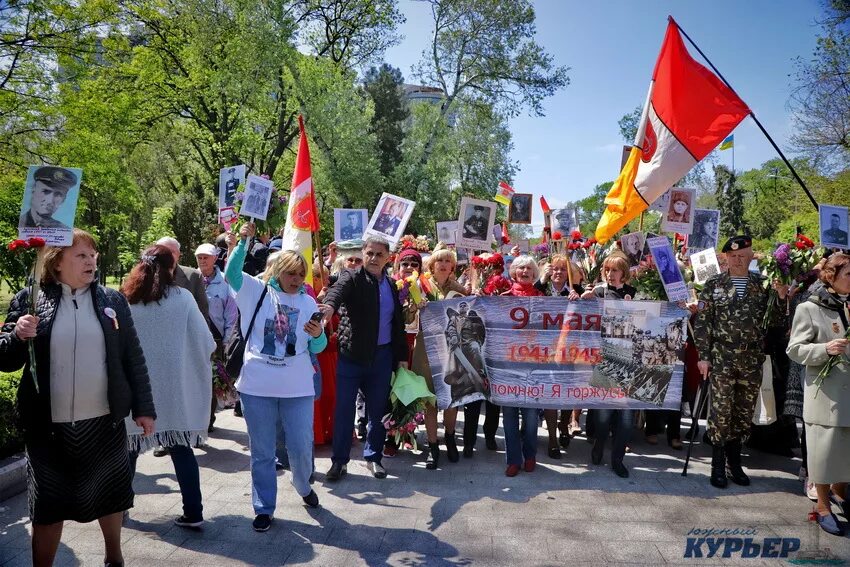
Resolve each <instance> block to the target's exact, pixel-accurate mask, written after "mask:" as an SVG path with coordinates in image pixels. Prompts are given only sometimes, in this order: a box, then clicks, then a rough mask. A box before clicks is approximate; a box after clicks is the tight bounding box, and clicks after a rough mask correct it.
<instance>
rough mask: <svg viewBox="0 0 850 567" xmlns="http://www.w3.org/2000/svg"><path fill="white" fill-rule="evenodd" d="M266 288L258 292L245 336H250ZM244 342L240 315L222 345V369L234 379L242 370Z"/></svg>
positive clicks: (264, 296)
mask: <svg viewBox="0 0 850 567" xmlns="http://www.w3.org/2000/svg"><path fill="white" fill-rule="evenodd" d="M268 289H269V288H268V286H264V287H263V293H261V294H260V300H259V301H257V306H256V307H255V308H254V315H252V316H251V322H250V323H249V324H248V333H247V335H246V336H249V337H250V336H251V329H253V328H254V321H255V320H256V319H257V313H258V312H259V311H260V305H262V304H263V300H264V299H265V298H266V292H267V291H268ZM245 343H246V340H245V337H244V336H242V321H241V315H240V319H239V320H237V321H236V325H234V326H233V330H232V331H231V332H230V339H229V340H228V341H227V344H226V345H225V347H224V369H225V370H226V371H227V375H228V376H230V377H231V378H234V379H235V378H236V377H237V376H239V373H240V372H241V371H242V364H243V362H244V359H245Z"/></svg>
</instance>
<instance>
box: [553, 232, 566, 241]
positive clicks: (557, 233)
mask: <svg viewBox="0 0 850 567" xmlns="http://www.w3.org/2000/svg"><path fill="white" fill-rule="evenodd" d="M561 238H563V235H562V234H561V233H560V232H558V231H557V230H556V231H555V232H553V233H552V240H561Z"/></svg>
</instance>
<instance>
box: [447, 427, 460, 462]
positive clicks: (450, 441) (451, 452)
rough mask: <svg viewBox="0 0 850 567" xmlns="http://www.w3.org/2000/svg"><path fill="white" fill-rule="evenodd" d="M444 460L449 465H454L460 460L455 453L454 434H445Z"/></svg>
mask: <svg viewBox="0 0 850 567" xmlns="http://www.w3.org/2000/svg"><path fill="white" fill-rule="evenodd" d="M446 458H447V459H448V460H449V462H450V463H456V462H457V461H458V459H459V458H460V455H459V454H458V452H457V443H455V434H454V433H446Z"/></svg>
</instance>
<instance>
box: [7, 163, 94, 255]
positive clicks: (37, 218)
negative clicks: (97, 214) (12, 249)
mask: <svg viewBox="0 0 850 567" xmlns="http://www.w3.org/2000/svg"><path fill="white" fill-rule="evenodd" d="M82 179H83V170H82V169H79V168H76V167H58V166H52V165H48V166H41V165H31V166H29V170H28V171H27V181H26V185H25V186H24V198H23V200H22V202H21V215H20V218H19V219H18V238H21V239H23V240H27V239H29V238H33V237H38V238H43V239H44V242H45V243H46V244H47V245H48V246H70V245H71V241H72V240H73V230H74V216H75V215H76V212H77V200H78V198H79V196H80V182H81V181H82Z"/></svg>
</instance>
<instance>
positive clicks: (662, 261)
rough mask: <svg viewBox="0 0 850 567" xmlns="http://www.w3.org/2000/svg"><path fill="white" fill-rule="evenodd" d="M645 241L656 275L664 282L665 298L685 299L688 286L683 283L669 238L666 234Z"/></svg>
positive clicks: (671, 299)
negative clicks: (656, 271) (653, 262)
mask: <svg viewBox="0 0 850 567" xmlns="http://www.w3.org/2000/svg"><path fill="white" fill-rule="evenodd" d="M646 242H647V244H648V245H649V250H650V252H651V253H652V258H653V260H655V267H656V269H657V270H658V275H659V276H661V282H662V283H663V284H664V291H665V292H667V299H669V300H670V301H685V300H687V299H688V286H687V285H685V280H684V278H683V277H682V272H681V270H679V264H678V263H676V255H675V254H673V247H672V245H671V244H670V239H669V238H667V237H666V236H659V237H656V238H647V240H646Z"/></svg>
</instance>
